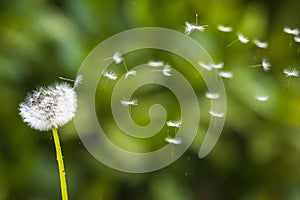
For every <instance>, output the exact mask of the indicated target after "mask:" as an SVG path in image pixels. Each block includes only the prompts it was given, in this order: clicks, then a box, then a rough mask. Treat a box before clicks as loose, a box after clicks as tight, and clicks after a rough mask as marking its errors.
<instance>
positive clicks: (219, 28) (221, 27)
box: [217, 25, 232, 33]
mask: <svg viewBox="0 0 300 200" xmlns="http://www.w3.org/2000/svg"><path fill="white" fill-rule="evenodd" d="M217 29H218V30H219V31H221V32H225V33H229V32H231V31H232V27H230V26H223V25H218V26H217Z"/></svg>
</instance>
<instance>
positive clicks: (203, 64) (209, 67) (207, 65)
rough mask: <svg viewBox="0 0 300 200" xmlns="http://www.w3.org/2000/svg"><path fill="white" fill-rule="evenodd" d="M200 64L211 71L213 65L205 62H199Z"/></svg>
mask: <svg viewBox="0 0 300 200" xmlns="http://www.w3.org/2000/svg"><path fill="white" fill-rule="evenodd" d="M198 65H199V66H200V67H202V68H204V69H206V70H207V71H210V70H211V69H212V67H211V66H210V65H209V64H205V63H203V62H198Z"/></svg>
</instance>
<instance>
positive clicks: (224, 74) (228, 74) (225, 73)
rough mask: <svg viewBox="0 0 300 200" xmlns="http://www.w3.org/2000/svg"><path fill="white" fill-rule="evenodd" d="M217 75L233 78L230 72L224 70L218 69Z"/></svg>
mask: <svg viewBox="0 0 300 200" xmlns="http://www.w3.org/2000/svg"><path fill="white" fill-rule="evenodd" d="M219 76H220V77H222V78H228V79H230V78H233V73H232V72H224V71H220V72H219Z"/></svg>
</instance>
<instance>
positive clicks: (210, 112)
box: [209, 110, 225, 118]
mask: <svg viewBox="0 0 300 200" xmlns="http://www.w3.org/2000/svg"><path fill="white" fill-rule="evenodd" d="M209 114H210V115H211V116H213V117H220V118H221V117H224V116H225V113H222V112H216V111H213V110H210V111H209Z"/></svg>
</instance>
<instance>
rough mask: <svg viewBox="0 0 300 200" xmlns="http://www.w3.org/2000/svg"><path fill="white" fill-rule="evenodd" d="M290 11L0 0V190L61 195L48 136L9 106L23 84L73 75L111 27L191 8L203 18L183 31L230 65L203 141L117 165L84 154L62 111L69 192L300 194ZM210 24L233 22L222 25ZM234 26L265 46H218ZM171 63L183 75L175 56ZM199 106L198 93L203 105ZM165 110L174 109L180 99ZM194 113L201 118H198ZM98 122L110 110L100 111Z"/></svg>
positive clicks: (275, 4) (190, 2)
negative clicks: (174, 155) (215, 135)
mask: <svg viewBox="0 0 300 200" xmlns="http://www.w3.org/2000/svg"><path fill="white" fill-rule="evenodd" d="M299 11H300V3H299V1H298V0H286V1H271V0H269V1H250V0H223V1H222V0H210V1H209V0H187V1H184V0H175V1H174V0H173V1H171V0H163V1H157V0H151V1H150V0H140V1H138V0H110V1H104V0H100V1H96V0H93V1H83V0H82V1H80V0H73V1H71V0H62V1H55V0H52V1H51V0H28V1H16V0H11V1H1V2H0V102H1V104H0V119H1V120H0V200H4V199H9V200H14V199H30V200H48V199H49V200H50V199H59V198H60V188H59V179H58V173H57V164H56V159H55V150H54V145H53V139H52V135H51V133H50V132H49V133H48V132H43V133H40V132H38V131H35V130H32V129H30V128H29V127H28V126H27V125H26V124H24V123H23V122H22V119H21V118H20V116H19V114H18V105H19V103H20V102H21V101H23V99H24V98H25V95H26V93H27V92H28V91H30V90H33V89H35V88H36V87H37V86H44V85H48V84H50V83H52V82H54V81H58V77H59V76H63V77H68V78H75V77H76V73H77V70H78V69H79V67H80V65H81V62H82V61H83V60H84V58H85V57H86V56H87V55H88V53H89V52H90V51H91V50H92V49H93V48H94V47H95V46H96V45H98V44H99V43H100V42H101V41H104V40H105V39H107V38H109V37H110V36H112V35H115V34H117V33H119V32H122V31H125V30H128V29H132V28H137V27H147V26H158V27H165V28H169V29H173V30H177V31H179V32H184V23H185V22H186V21H189V22H191V23H195V14H196V13H198V15H199V24H208V25H209V27H208V28H207V30H206V31H205V32H203V33H200V32H193V33H192V34H191V37H192V38H194V39H195V40H196V41H198V42H199V43H200V44H202V45H203V46H204V47H205V49H206V50H207V51H208V53H209V54H210V55H211V56H212V58H213V59H214V60H215V61H216V62H222V61H223V62H224V63H225V68H226V70H227V71H231V72H233V74H234V77H233V79H230V80H224V84H225V87H226V92H227V101H228V102H227V109H228V112H227V116H226V122H225V127H224V130H223V133H222V135H221V137H220V139H219V142H218V143H217V145H216V146H215V148H214V149H213V151H212V152H211V153H210V154H209V155H208V156H207V157H206V158H204V159H199V158H198V157H197V153H198V150H199V147H200V146H199V144H198V143H195V144H193V145H192V147H191V148H190V149H189V150H188V151H187V152H186V153H185V154H184V155H183V156H182V157H181V158H180V159H179V160H177V161H176V162H174V163H173V164H171V165H170V166H168V167H166V168H164V169H162V170H159V171H156V172H151V173H146V174H127V173H122V172H118V171H116V170H113V169H110V168H108V167H106V166H105V165H103V164H101V163H100V162H98V161H97V160H96V159H95V158H93V157H92V156H91V155H90V154H89V152H88V151H87V150H86V148H85V147H84V146H83V145H82V143H81V141H80V139H79V137H78V135H77V133H76V129H75V127H74V124H73V122H71V123H69V124H68V125H66V126H65V127H62V128H61V129H60V130H59V132H60V133H61V134H60V137H61V143H62V148H63V155H64V161H65V167H66V173H67V174H66V176H67V182H68V190H69V196H70V199H88V200H89V199H91V200H93V199H95V200H96V199H98V200H99V199H104V200H106V199H111V200H113V199H124V200H125V199H130V200H133V199H145V200H148V199H149V200H152V199H153V200H167V199H170V200H171V199H172V200H182V199H184V200H194V199H209V200H211V199H241V200H251V199H255V200H276V199H285V200H287V199H288V200H296V199H300V190H299V187H300V170H299V169H300V78H292V80H291V84H290V87H289V89H288V90H287V88H286V85H287V78H286V77H285V76H284V74H283V72H282V71H283V69H284V68H287V67H295V68H298V70H300V59H299V55H300V53H299V52H297V51H298V48H299V47H298V46H299V45H300V44H297V43H295V42H294V41H293V40H291V39H292V38H291V37H290V35H288V34H286V33H284V32H283V28H284V27H285V26H288V27H291V28H295V27H300V12H299ZM219 24H224V25H229V26H232V27H233V28H234V31H233V32H232V33H226V34H225V33H221V32H219V31H218V30H217V29H216V26H217V25H219ZM237 32H242V33H244V34H246V35H247V36H248V37H249V38H251V39H255V38H257V39H260V40H263V41H267V42H268V43H269V47H268V49H266V50H264V49H259V48H257V47H255V46H254V45H253V44H251V43H249V44H245V45H244V44H240V43H236V44H234V45H232V46H230V47H227V44H229V43H230V42H231V41H233V40H234V39H235V38H236V35H235V34H236V33H237ZM146 53H147V52H146ZM151 55H156V56H158V57H159V56H160V58H164V56H166V55H165V52H161V53H159V52H156V54H151ZM168 56H169V55H168ZM136 57H138V56H136ZM262 58H268V61H269V62H270V63H271V65H272V67H271V70H270V71H269V72H264V71H263V70H262V68H255V69H251V68H249V67H248V66H250V65H253V64H259V63H260V62H261V59H262ZM136 59H138V58H136ZM139 59H141V58H139ZM147 59H150V58H147ZM131 60H132V63H135V60H134V58H132V59H131ZM147 61H148V60H146V61H145V63H146V62H147ZM175 61H176V60H175ZM175 61H174V62H175ZM136 62H137V61H136ZM137 63H138V62H137ZM181 69H182V70H183V71H185V72H186V74H189V70H190V69H189V68H188V67H186V69H185V65H181ZM187 78H189V77H187ZM195 84H196V83H195ZM99 87H101V85H100V86H99ZM107 87H111V89H112V88H113V85H108V86H107ZM148 89H149V90H150V89H151V88H148ZM109 90H110V89H109V88H108V89H107V90H106V91H107V93H108V94H109V92H108V91H109ZM145 90H146V91H147V88H145ZM204 92H205V90H204V89H203V90H202V96H201V94H199V99H200V100H201V98H202V99H204V96H203V95H204ZM257 93H263V94H265V95H268V96H269V101H267V102H263V103H261V104H260V105H259V107H258V108H257V111H256V112H253V110H254V109H255V108H256V106H257V103H258V102H257V100H256V99H255V97H254V96H255V94H257ZM151 94H152V93H151V92H149V93H147V92H145V94H144V95H146V96H147V95H148V96H149V97H151ZM107 96H109V95H107V94H106V97H107ZM152 98H154V99H155V100H156V101H159V100H160V98H162V97H159V95H156V96H154V97H153V96H152ZM97 99H98V100H99V101H102V98H101V97H97ZM103 101H104V102H103V104H99V108H103V109H104V114H105V113H106V114H107V115H108V116H109V115H110V111H109V107H108V106H109V103H108V102H106V103H105V100H103ZM175 104H176V103H174V105H175ZM207 105H209V104H207ZM207 105H206V104H205V103H204V104H202V106H203V107H204V110H205V106H207ZM171 107H172V106H171ZM206 109H207V110H208V109H209V108H206ZM173 112H175V114H174V113H173V115H176V112H178V109H177V110H176V109H175V111H174V110H173ZM142 114H143V113H142V112H139V113H137V115H142ZM207 116H209V115H207ZM136 119H137V120H138V119H140V117H138V116H136ZM203 119H204V122H203V124H205V119H208V117H205V115H204V117H203ZM105 123H106V124H108V125H107V126H109V124H110V123H113V121H112V119H111V120H110V119H109V118H108V119H107V122H105ZM140 123H142V124H143V121H141V122H140ZM204 126H205V125H204ZM108 128H109V127H108ZM155 144H156V143H155V141H154V142H153V143H151V145H153V146H155ZM200 144H201V143H200ZM123 145H124V144H123ZM125 146H126V144H125Z"/></svg>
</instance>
